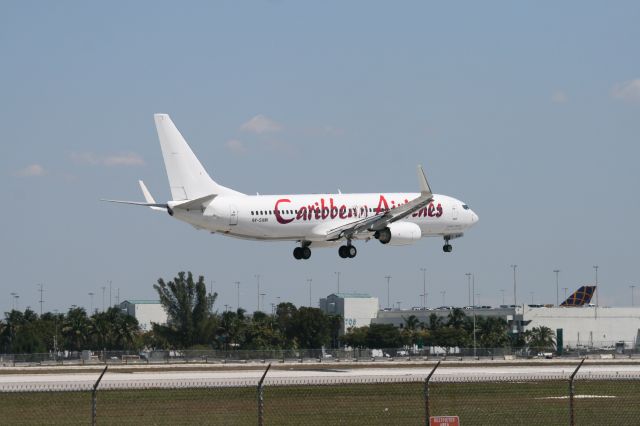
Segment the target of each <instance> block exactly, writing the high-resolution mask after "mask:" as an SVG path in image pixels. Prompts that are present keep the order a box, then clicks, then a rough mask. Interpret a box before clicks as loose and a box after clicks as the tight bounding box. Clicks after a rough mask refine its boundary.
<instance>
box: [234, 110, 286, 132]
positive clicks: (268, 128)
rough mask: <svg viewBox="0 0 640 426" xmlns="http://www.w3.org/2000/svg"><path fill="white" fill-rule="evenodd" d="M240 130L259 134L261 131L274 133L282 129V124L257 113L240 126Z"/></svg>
mask: <svg viewBox="0 0 640 426" xmlns="http://www.w3.org/2000/svg"><path fill="white" fill-rule="evenodd" d="M240 130H242V131H243V132H249V133H255V134H257V135H261V134H263V133H275V132H279V131H281V130H282V125H281V124H280V123H277V122H275V121H273V120H271V119H270V118H268V117H265V116H264V115H262V114H258V115H256V116H255V117H253V118H252V119H250V120H249V121H247V122H246V123H244V124H243V125H242V126H240Z"/></svg>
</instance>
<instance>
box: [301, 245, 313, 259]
mask: <svg viewBox="0 0 640 426" xmlns="http://www.w3.org/2000/svg"><path fill="white" fill-rule="evenodd" d="M310 257H311V249H310V248H309V247H302V258H303V259H304V260H307V259H309V258H310Z"/></svg>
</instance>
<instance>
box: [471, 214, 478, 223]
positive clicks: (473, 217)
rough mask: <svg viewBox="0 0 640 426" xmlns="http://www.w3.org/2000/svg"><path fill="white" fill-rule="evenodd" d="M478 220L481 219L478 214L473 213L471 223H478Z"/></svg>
mask: <svg viewBox="0 0 640 426" xmlns="http://www.w3.org/2000/svg"><path fill="white" fill-rule="evenodd" d="M478 220H480V218H479V217H478V215H477V214H476V212H474V211H471V223H476V222H477V221H478Z"/></svg>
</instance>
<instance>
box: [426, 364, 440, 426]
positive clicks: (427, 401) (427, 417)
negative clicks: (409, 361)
mask: <svg viewBox="0 0 640 426" xmlns="http://www.w3.org/2000/svg"><path fill="white" fill-rule="evenodd" d="M441 362H442V361H438V362H437V363H436V365H434V367H433V369H432V370H431V373H429V375H428V376H427V378H426V379H425V380H424V412H425V416H426V418H425V425H426V426H429V418H430V417H431V410H430V409H429V380H431V376H433V373H435V371H436V368H438V366H439V365H440V363H441Z"/></svg>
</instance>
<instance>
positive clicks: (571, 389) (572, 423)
mask: <svg viewBox="0 0 640 426" xmlns="http://www.w3.org/2000/svg"><path fill="white" fill-rule="evenodd" d="M584 360H585V359H584V358H582V361H580V364H578V366H577V367H576V369H575V371H574V372H573V374H571V377H569V425H570V426H575V424H576V419H575V416H574V413H573V412H574V406H573V395H574V393H575V389H574V386H573V380H574V379H575V377H576V374H577V373H578V370H580V367H582V363H584Z"/></svg>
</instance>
